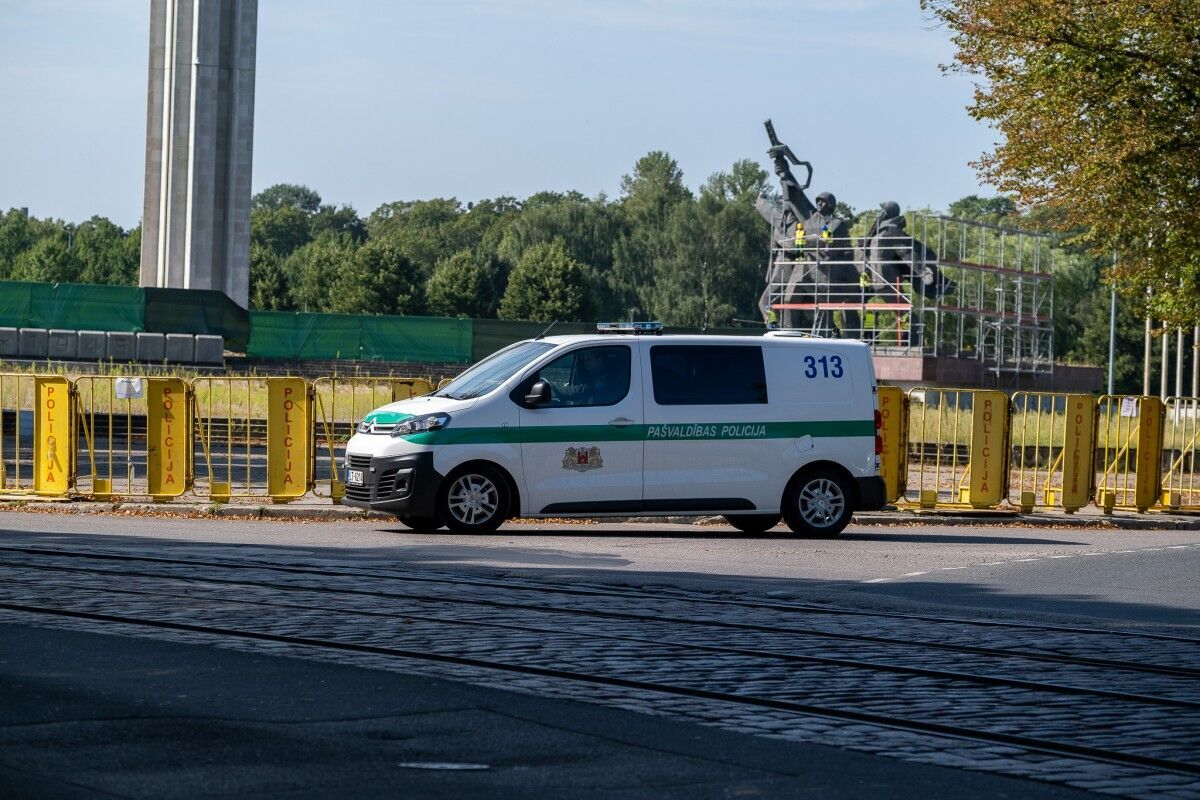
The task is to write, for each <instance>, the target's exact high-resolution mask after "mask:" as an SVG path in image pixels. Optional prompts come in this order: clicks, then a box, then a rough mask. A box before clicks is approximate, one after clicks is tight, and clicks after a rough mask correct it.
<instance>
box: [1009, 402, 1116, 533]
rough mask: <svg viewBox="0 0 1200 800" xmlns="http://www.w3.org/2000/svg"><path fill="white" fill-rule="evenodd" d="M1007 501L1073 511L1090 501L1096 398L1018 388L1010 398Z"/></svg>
mask: <svg viewBox="0 0 1200 800" xmlns="http://www.w3.org/2000/svg"><path fill="white" fill-rule="evenodd" d="M1010 427H1011V434H1010V441H1011V450H1010V465H1011V466H1010V474H1009V497H1008V502H1009V503H1010V504H1011V505H1014V506H1017V507H1018V508H1020V509H1021V510H1022V511H1032V510H1033V509H1035V508H1061V509H1063V510H1064V511H1066V512H1067V513H1073V512H1075V511H1078V510H1079V509H1081V508H1083V507H1084V506H1086V505H1087V504H1088V503H1089V502H1091V499H1092V491H1093V488H1094V485H1095V477H1096V476H1095V471H1094V470H1093V468H1092V460H1093V457H1094V454H1095V441H1096V438H1095V437H1096V399H1095V398H1094V397H1092V396H1091V395H1083V394H1061V393H1050V392H1017V393H1016V394H1014V395H1013V400H1012V419H1011V422H1010Z"/></svg>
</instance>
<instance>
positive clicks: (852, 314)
mask: <svg viewBox="0 0 1200 800" xmlns="http://www.w3.org/2000/svg"><path fill="white" fill-rule="evenodd" d="M766 128H767V135H768V136H769V137H770V139H771V148H770V149H769V150H768V151H767V155H768V156H770V158H771V161H772V163H773V165H774V168H775V174H776V176H778V177H779V185H780V188H781V190H782V200H783V207H782V209H781V208H779V207H778V206H776V205H775V204H774V203H772V202H771V201H770V200H768V199H767V198H765V197H759V199H758V203H757V204H756V205H755V207H756V208H757V209H758V212H759V213H760V214H761V215H762V216H763V217H764V218H765V219H766V220H767V222H769V223H770V224H771V245H772V258H771V267H770V269H769V270H768V273H767V286H766V289H765V290H764V291H763V294H762V296H761V297H760V298H759V307H760V309H761V310H762V313H763V319H764V320H766V322H767V323H768V325H769V324H771V323H772V322H773V321H774V319H775V318H776V317H775V315H774V313H773V311H774V309H773V308H772V301H773V300H774V301H775V302H780V301H782V302H783V303H784V304H785V305H789V304H800V303H803V304H809V303H846V302H856V301H858V300H859V299H860V293H859V289H858V286H859V280H858V278H859V271H858V268H857V266H856V261H855V257H854V250H853V247H852V245H851V241H850V227H849V225H848V224H847V223H846V221H845V220H843V219H841V218H839V217H838V216H837V214H836V210H837V199H836V198H835V197H834V196H833V195H832V194H830V193H829V192H822V193H821V194H819V195H817V197H816V202H815V203H814V202H812V201H810V200H809V199H808V196H807V195H806V194H805V193H804V190H805V189H806V188H808V185H809V183H810V182H811V180H812V165H810V164H809V163H808V162H805V161H800V160H799V159H797V158H796V156H795V155H794V154H793V153H792V150H791V148H789V147H788V146H787V145H785V144H781V143H780V142H779V139H778V138H777V137H776V135H775V128H774V126H773V125H772V124H771V121H770V120H767V122H766ZM789 161H790V162H791V164H795V165H802V166H804V167H805V168H806V169H807V171H808V175H807V178H806V180H805V182H804V184H803V185H801V184H800V182H799V181H798V180H797V179H796V176H795V175H794V174H793V173H792V169H791V164H789ZM781 312H782V313H780V314H778V317H777V318H778V320H779V322H780V324H781V326H782V327H784V328H800V327H807V328H810V330H811V332H812V333H815V334H817V335H820V336H830V335H834V334H837V333H842V334H844V335H847V336H851V337H857V336H858V334H859V330H860V325H861V323H860V321H859V320H860V318H859V313H858V311H855V310H843V312H842V328H843V331H841V332H839V331H838V330H837V328H836V327H835V325H834V319H833V314H832V313H831V312H830V311H828V310H819V311H815V312H812V313H811V314H808V315H802V314H801V313H800V312H799V310H797V309H787V308H785V309H781ZM805 317H807V318H808V319H809V320H810V323H809V324H807V325H806V324H804V322H803V321H804V319H805Z"/></svg>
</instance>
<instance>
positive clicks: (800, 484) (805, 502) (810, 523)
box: [783, 469, 854, 538]
mask: <svg viewBox="0 0 1200 800" xmlns="http://www.w3.org/2000/svg"><path fill="white" fill-rule="evenodd" d="M850 497H851V495H850V492H849V491H848V490H847V489H846V486H845V485H844V482H843V480H842V478H840V477H839V476H837V475H835V474H834V473H833V472H831V471H829V470H826V469H815V470H813V471H811V472H806V473H804V474H803V475H800V476H799V477H797V478H795V479H793V480H792V482H791V483H790V484H788V488H787V491H786V492H784V494H783V518H784V520H786V521H787V524H788V527H789V528H791V529H792V531H793V532H795V533H797V534H799V535H800V536H808V537H813V538H832V537H834V536H837V535H838V534H839V533H841V532H842V530H843V529H844V528H845V527H846V526H847V525H848V524H850V517H851V516H853V514H854V509H853V508H851V505H850Z"/></svg>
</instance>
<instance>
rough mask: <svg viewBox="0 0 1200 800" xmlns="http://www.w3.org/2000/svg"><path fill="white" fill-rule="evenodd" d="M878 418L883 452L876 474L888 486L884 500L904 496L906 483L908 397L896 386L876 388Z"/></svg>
mask: <svg viewBox="0 0 1200 800" xmlns="http://www.w3.org/2000/svg"><path fill="white" fill-rule="evenodd" d="M879 416H880V418H881V421H882V423H883V425H882V427H881V428H880V431H879V433H880V435H881V436H882V437H883V452H882V453H880V454H879V474H880V475H882V476H883V481H884V483H885V484H887V498H886V499H887V501H888V502H889V503H895V502H897V501H898V500H899V499H900V498H901V497H903V496H904V488H905V484H906V483H907V481H908V458H907V455H908V398H907V397H906V396H905V395H904V390H903V389H901V388H900V387H898V386H880V387H879Z"/></svg>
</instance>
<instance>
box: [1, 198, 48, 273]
mask: <svg viewBox="0 0 1200 800" xmlns="http://www.w3.org/2000/svg"><path fill="white" fill-rule="evenodd" d="M40 227H41V226H39V225H38V221H37V220H35V219H32V218H30V217H29V215H28V214H26V213H24V212H22V211H20V210H19V209H16V208H12V209H9V211H8V213H6V214H0V280H3V279H6V278H8V277H10V276H11V275H12V273H13V269H14V268H15V267H16V263H17V257H18V256H20V255H21V254H22V253H24V252H25V251H26V250H28V249H29V248H31V247H33V244H34V242H36V241H37V240H38V239H40V238H41V237H42V235H43V233H42V231H41V230H40Z"/></svg>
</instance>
